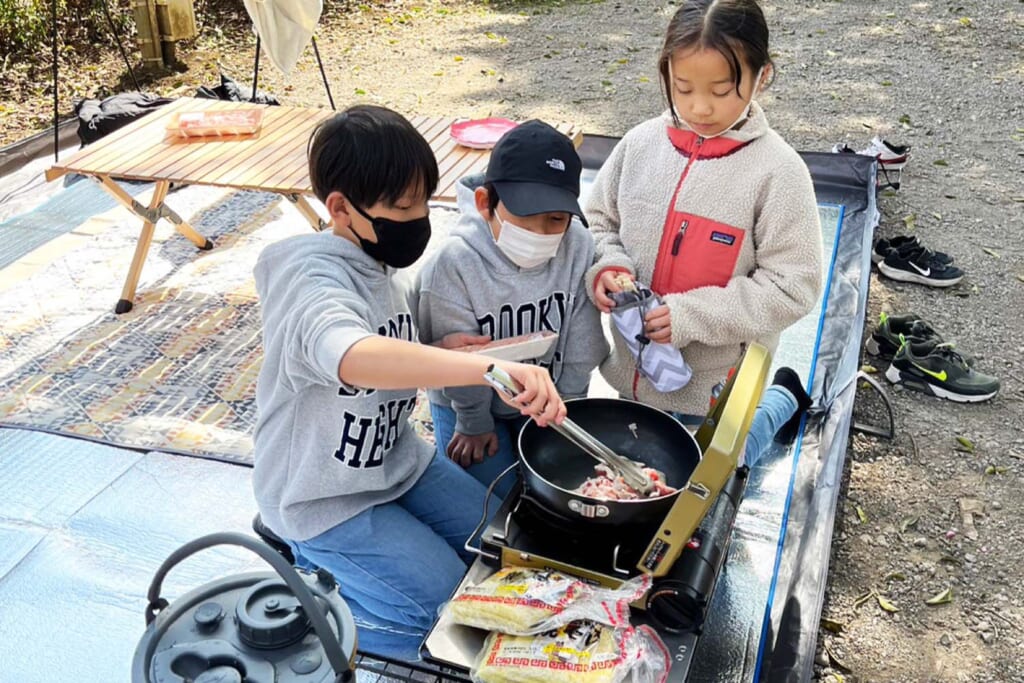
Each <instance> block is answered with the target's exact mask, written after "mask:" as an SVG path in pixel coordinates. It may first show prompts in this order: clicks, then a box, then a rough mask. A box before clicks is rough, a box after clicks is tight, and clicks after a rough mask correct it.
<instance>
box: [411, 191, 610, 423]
mask: <svg viewBox="0 0 1024 683" xmlns="http://www.w3.org/2000/svg"><path fill="white" fill-rule="evenodd" d="M482 183H483V176H470V177H468V178H463V179H462V180H460V181H459V184H458V187H457V193H458V201H459V210H460V211H461V212H462V215H461V217H460V218H459V223H458V225H457V226H456V227H455V229H454V230H453V231H452V234H451V237H449V238H448V240H447V241H446V242H445V243H444V244H443V245H442V246H441V248H440V249H439V250H438V251H437V253H435V254H434V255H433V256H432V257H431V258H430V259H429V260H428V261H427V262H426V263H425V264H424V265H423V268H422V269H421V270H420V273H419V277H418V280H417V283H416V288H415V290H416V292H417V293H418V296H419V303H418V305H417V307H416V308H417V316H418V325H417V326H418V327H419V331H420V340H421V341H422V342H424V343H432V342H434V341H437V340H439V339H441V338H442V337H444V336H445V335H446V334H450V333H452V332H472V333H478V334H485V335H488V336H490V337H491V338H492V339H494V340H499V339H507V338H508V337H515V336H517V335H520V334H529V333H532V332H540V331H542V330H550V331H552V332H557V333H558V334H559V339H558V343H557V344H556V345H555V347H554V348H553V349H552V350H551V351H549V352H548V354H547V355H546V356H545V357H544V358H541V359H539V360H538V362H539V363H541V364H542V365H545V366H547V367H549V369H550V371H551V376H552V378H553V379H554V380H555V385H556V386H557V387H558V391H559V393H561V394H562V395H563V396H564V397H565V398H575V397H579V396H584V395H586V392H587V386H588V384H589V383H590V373H591V371H593V370H594V368H595V367H597V365H598V364H599V363H600V362H601V361H602V360H604V358H605V356H606V355H608V342H607V341H606V340H605V338H604V333H603V331H602V329H601V314H600V312H599V311H598V310H597V309H596V308H595V307H594V306H593V305H592V304H591V303H590V300H589V299H588V298H587V295H586V293H585V292H584V291H583V286H584V285H583V276H584V274H585V273H586V272H587V269H588V268H589V267H590V266H591V265H592V264H593V262H594V240H593V239H592V238H591V236H590V233H589V232H588V231H587V229H586V228H584V227H583V225H582V224H581V223H580V222H579V221H578V220H576V219H573V221H572V223H571V224H570V226H569V229H568V230H567V231H566V233H565V237H563V238H562V243H561V245H560V246H559V247H558V253H557V254H556V255H555V257H554V258H553V259H551V260H550V261H548V262H547V263H545V264H542V265H540V266H537V267H536V268H529V269H526V268H519V267H518V266H516V265H515V264H514V263H512V261H510V260H509V259H508V257H507V256H505V254H504V253H503V252H502V251H501V250H500V249H499V248H498V245H497V244H495V241H494V237H493V235H492V233H491V229H490V228H489V227H488V226H487V222H486V221H485V220H484V218H483V216H481V215H480V212H479V211H477V209H476V204H475V202H474V199H473V191H474V190H475V189H476V188H477V187H479V186H480V185H481V184H482ZM429 394H430V400H431V401H432V402H434V403H437V404H440V405H444V406H451V407H452V408H454V410H455V412H456V415H457V418H458V420H457V422H456V426H455V429H456V431H458V432H460V433H462V434H466V435H477V434H485V433H487V432H490V431H493V430H494V418H495V417H499V418H514V417H518V415H519V413H517V412H516V411H515V410H514V409H512V408H510V407H508V406H507V405H506V404H505V403H503V402H502V401H501V399H499V398H498V397H497V395H496V394H495V393H494V392H493V391H492V390H490V389H488V388H486V387H449V388H447V389H444V390H441V391H431V392H429Z"/></svg>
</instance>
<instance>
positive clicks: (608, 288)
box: [594, 270, 633, 313]
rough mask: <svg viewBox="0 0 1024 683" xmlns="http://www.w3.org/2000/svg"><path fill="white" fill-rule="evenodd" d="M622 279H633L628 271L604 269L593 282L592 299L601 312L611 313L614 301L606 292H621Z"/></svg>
mask: <svg viewBox="0 0 1024 683" xmlns="http://www.w3.org/2000/svg"><path fill="white" fill-rule="evenodd" d="M622 280H629V281H632V280H633V276H632V275H630V274H629V273H623V272H622V271H618V270H606V271H604V272H603V273H601V277H599V278H598V279H597V282H595V283H594V301H595V302H597V308H598V309H599V310H600V311H601V312H602V313H611V312H612V309H613V308H615V302H614V301H612V299H611V297H609V296H608V292H621V291H622Z"/></svg>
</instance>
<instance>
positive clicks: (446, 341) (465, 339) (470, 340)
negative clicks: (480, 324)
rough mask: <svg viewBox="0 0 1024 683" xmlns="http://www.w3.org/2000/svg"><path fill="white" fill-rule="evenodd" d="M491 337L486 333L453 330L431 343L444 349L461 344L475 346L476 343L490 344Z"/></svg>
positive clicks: (455, 347)
mask: <svg viewBox="0 0 1024 683" xmlns="http://www.w3.org/2000/svg"><path fill="white" fill-rule="evenodd" d="M490 342H491V338H490V337H488V336H487V335H484V334H471V333H469V332H452V333H451V334H446V335H445V336H444V337H442V338H441V339H438V340H437V341H436V342H434V343H433V344H431V346H440V347H441V348H442V349H457V348H459V347H460V346H473V345H476V344H489V343H490Z"/></svg>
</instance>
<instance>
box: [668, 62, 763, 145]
mask: <svg viewBox="0 0 1024 683" xmlns="http://www.w3.org/2000/svg"><path fill="white" fill-rule="evenodd" d="M763 74H764V67H763V66H762V67H761V68H760V69H758V70H757V75H756V76H754V89H753V90H751V91H750V99H749V100H747V106H745V107H743V111H741V112H740V115H739V116H737V117H736V120H735V121H733V122H732V123H730V124H729V125H728V126H726V127H725V128H723V129H722V130H720V131H718V132H717V133H715V134H714V135H701V137H702V138H704V139H705V140H710V139H711V138H717V137H718V136H719V135H722V134H724V133H726V132H728V131H730V130H732V129H733V128H735V127H736V124H738V123H739V122H740V121H743V120H745V119H746V118H747V117H748V116H749V115H750V106H751V105H752V104H754V98H755V97H757V89H758V88H760V87H761V76H762V75H763ZM668 80H669V83H673V84H674V83H675V80H674V79H673V78H672V60H671V59H670V60H669V61H668ZM673 87H675V86H673ZM669 106H670V107H671V108H672V113H673V114H675V115H676V117H677V118H678V119H679V120H680V121H682V122H683V123H685V124H686V125H687V126H690V128H693V126H692V125H690V122H689V121H687V120H686V119H685V118H683V117H682V116H681V115H680V114H679V112H678V111H676V103H675V100H674V99H669Z"/></svg>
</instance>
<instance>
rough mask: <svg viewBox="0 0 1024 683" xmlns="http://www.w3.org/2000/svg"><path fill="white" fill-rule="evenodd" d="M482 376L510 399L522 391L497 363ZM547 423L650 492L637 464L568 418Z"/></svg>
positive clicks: (630, 482) (650, 484) (631, 483)
mask: <svg viewBox="0 0 1024 683" xmlns="http://www.w3.org/2000/svg"><path fill="white" fill-rule="evenodd" d="M484 379H485V380H487V382H488V384H490V385H491V386H493V387H494V388H495V389H497V390H498V391H499V392H501V393H502V394H503V395H504V396H505V397H507V398H509V399H514V398H515V397H516V396H518V395H519V394H520V393H521V392H522V389H521V388H520V387H519V386H518V384H517V382H516V381H515V379H513V378H512V376H511V375H509V374H508V373H507V372H505V371H504V370H502V369H501V368H499V367H498V366H496V365H491V366H490V367H489V368H488V369H487V372H486V373H485V374H484ZM550 426H551V428H552V429H554V430H555V431H556V432H558V433H559V434H561V435H562V436H564V437H565V438H566V439H568V440H569V441H571V442H572V443H573V444H575V445H576V446H577V447H578V448H580V450H582V451H583V452H584V453H586V454H587V455H589V456H590V457H592V458H593V459H594V460H597V461H598V462H599V463H601V464H602V465H604V466H605V467H607V468H608V469H609V470H610V471H611V473H612V474H613V475H615V476H618V477H622V479H623V481H625V482H626V484H628V485H629V486H630V487H632V488H634V489H636V490H637V491H639V492H640V493H644V494H646V493H649V492H650V491H651V490H652V489H653V488H654V482H653V481H651V479H650V478H649V477H647V476H646V475H645V474H644V473H643V471H642V470H641V469H640V466H639V465H637V464H636V463H635V462H633V461H632V460H630V459H629V458H626V457H623V456H621V455H619V454H618V453H616V452H615V451H613V450H612V449H610V448H608V447H607V446H605V445H604V444H603V443H601V442H600V441H598V440H597V439H596V438H594V436H593V435H592V434H591V433H590V432H588V431H587V430H585V429H583V428H582V427H580V426H579V425H578V424H576V423H575V422H573V421H572V420H570V419H569V418H565V419H564V420H562V424H557V423H555V422H552V423H551V425H550Z"/></svg>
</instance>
